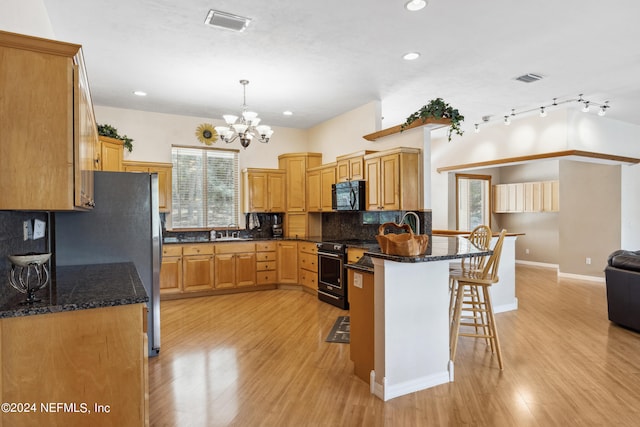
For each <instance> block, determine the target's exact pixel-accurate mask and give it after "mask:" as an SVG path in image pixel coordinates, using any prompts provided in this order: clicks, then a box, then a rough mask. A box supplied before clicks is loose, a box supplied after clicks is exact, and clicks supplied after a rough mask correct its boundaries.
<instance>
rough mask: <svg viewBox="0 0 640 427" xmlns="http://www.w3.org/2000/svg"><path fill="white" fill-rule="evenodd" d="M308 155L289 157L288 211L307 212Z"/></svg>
mask: <svg viewBox="0 0 640 427" xmlns="http://www.w3.org/2000/svg"><path fill="white" fill-rule="evenodd" d="M306 175H307V159H306V157H299V158H298V157H292V158H290V159H287V211H288V212H306V209H307V203H306V197H305V194H306Z"/></svg>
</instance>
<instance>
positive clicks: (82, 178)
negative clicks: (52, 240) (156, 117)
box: [0, 31, 98, 211]
mask: <svg viewBox="0 0 640 427" xmlns="http://www.w3.org/2000/svg"><path fill="white" fill-rule="evenodd" d="M0 94H1V95H0V123H2V124H1V125H0V141H1V143H0V210H46V211H53V210H61V211H63V210H87V209H91V207H92V206H93V204H94V198H93V171H94V167H95V166H94V164H95V159H96V155H95V153H94V150H95V147H96V145H97V138H98V132H97V126H96V122H95V117H94V112H93V104H92V101H91V93H90V91H89V83H88V79H87V74H86V71H85V65H84V59H83V54H82V48H81V46H80V45H76V44H71V43H63V42H57V41H52V40H46V39H41V38H37V37H30V36H24V35H20V34H14V33H8V32H4V31H0ZM34 171H37V172H34Z"/></svg>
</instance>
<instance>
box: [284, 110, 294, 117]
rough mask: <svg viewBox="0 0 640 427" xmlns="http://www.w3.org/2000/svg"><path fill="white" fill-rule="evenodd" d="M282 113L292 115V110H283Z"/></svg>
mask: <svg viewBox="0 0 640 427" xmlns="http://www.w3.org/2000/svg"><path fill="white" fill-rule="evenodd" d="M282 114H283V115H285V116H293V111H289V110H287V111H283V112H282Z"/></svg>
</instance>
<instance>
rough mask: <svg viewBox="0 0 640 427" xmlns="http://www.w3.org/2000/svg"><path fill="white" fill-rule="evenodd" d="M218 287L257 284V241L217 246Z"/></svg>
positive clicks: (216, 269)
mask: <svg viewBox="0 0 640 427" xmlns="http://www.w3.org/2000/svg"><path fill="white" fill-rule="evenodd" d="M215 271H216V279H215V287H216V289H225V288H237V287H244V286H255V285H256V245H255V243H245V242H243V243H222V244H219V245H217V246H216V257H215Z"/></svg>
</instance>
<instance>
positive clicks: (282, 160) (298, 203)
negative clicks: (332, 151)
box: [278, 153, 322, 237]
mask: <svg viewBox="0 0 640 427" xmlns="http://www.w3.org/2000/svg"><path fill="white" fill-rule="evenodd" d="M321 163H322V154H321V153H289V154H282V155H280V156H278V167H279V168H280V169H284V170H285V171H286V178H285V191H286V211H285V213H286V214H287V215H285V220H284V234H285V236H286V237H293V236H297V237H306V236H308V235H310V233H312V232H316V228H317V227H316V226H315V225H317V224H316V223H315V222H314V221H310V220H309V216H308V214H307V212H308V211H307V197H306V193H307V169H309V168H313V167H316V166H320V164H321ZM310 225H314V226H313V227H311V228H312V229H313V230H310Z"/></svg>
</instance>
